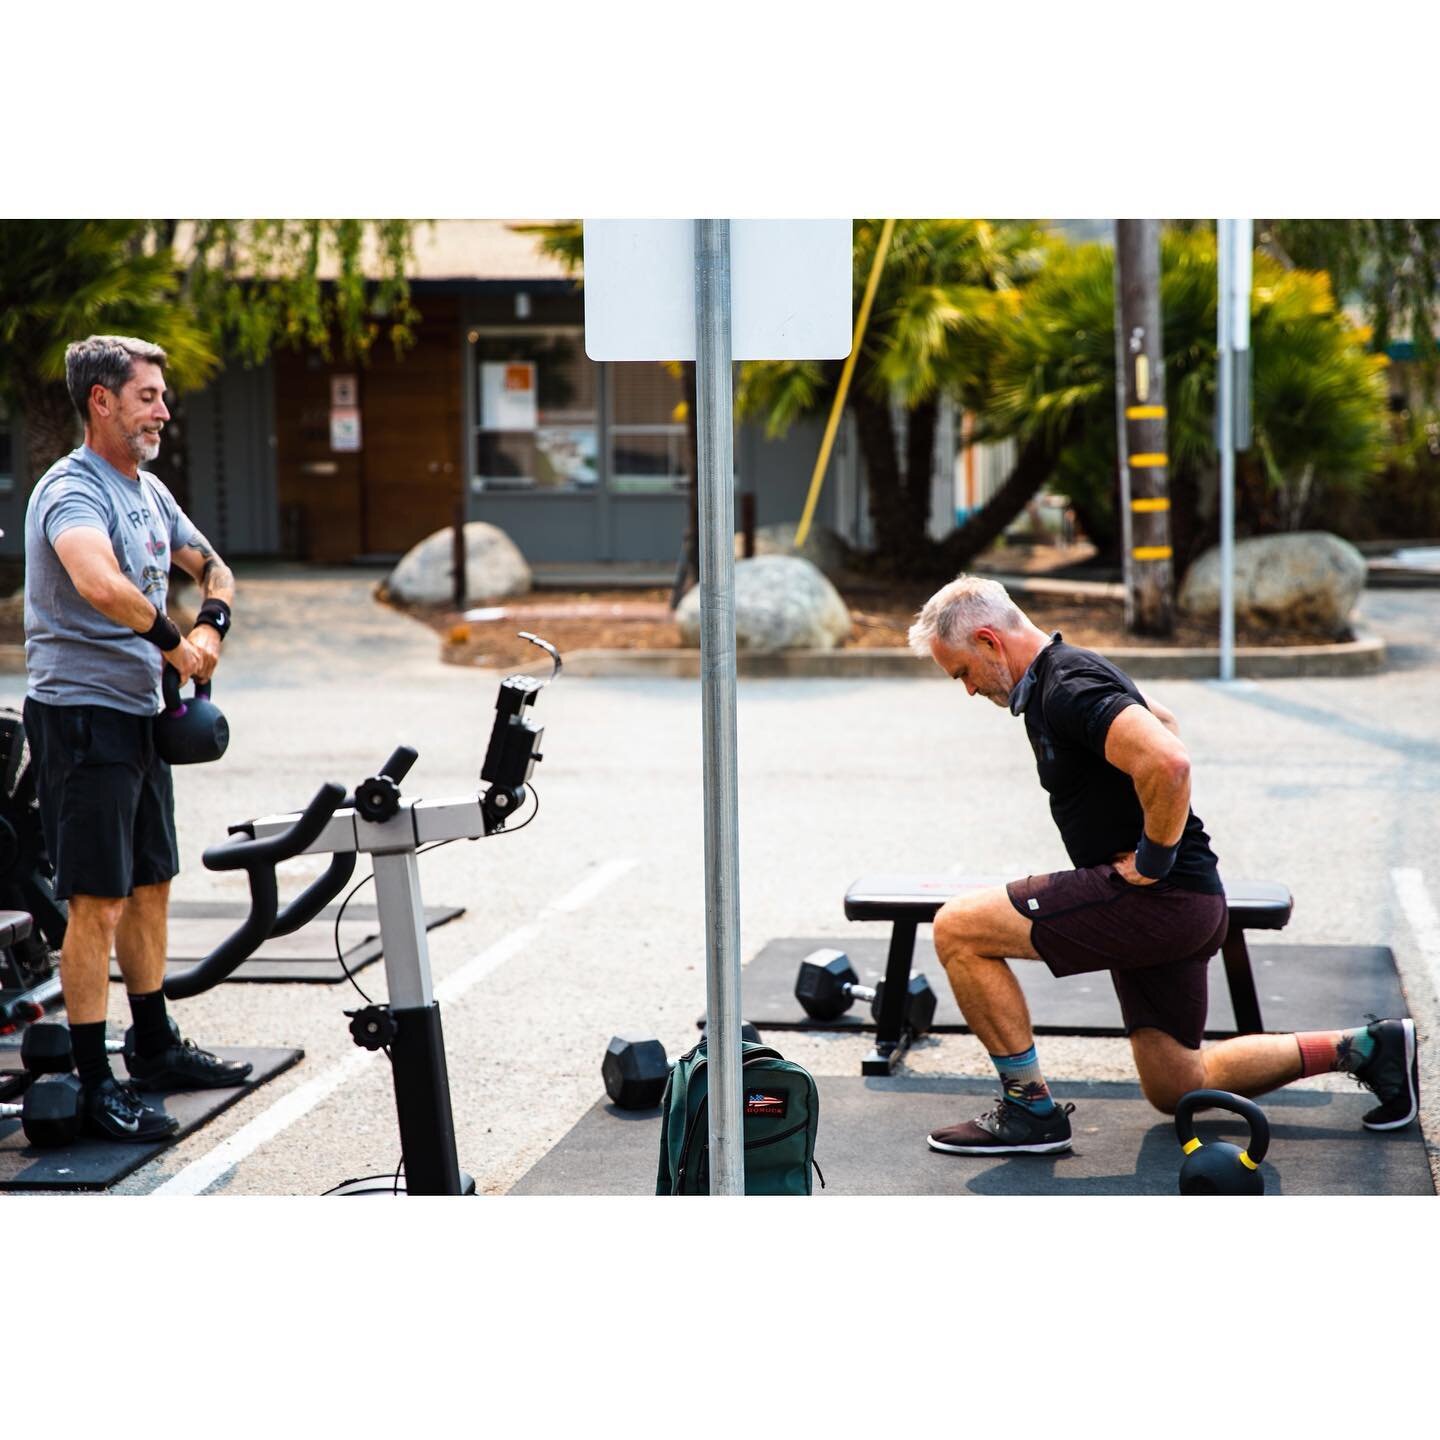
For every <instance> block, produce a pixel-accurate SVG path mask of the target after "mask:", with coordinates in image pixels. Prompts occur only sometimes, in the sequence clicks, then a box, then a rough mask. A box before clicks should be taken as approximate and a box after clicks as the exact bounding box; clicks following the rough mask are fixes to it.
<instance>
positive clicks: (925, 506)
mask: <svg viewBox="0 0 1440 1440" xmlns="http://www.w3.org/2000/svg"><path fill="white" fill-rule="evenodd" d="M880 229H881V222H880V221H878V220H857V221H856V222H855V247H854V271H853V273H854V289H855V294H856V296H857V300H858V296H859V295H860V293H861V292H862V291H863V289H864V287H865V282H866V280H867V278H868V276H869V273H870V268H871V264H872V262H873V260H874V256H875V247H876V245H877V244H878V242H879V237H880ZM1047 248H1048V242H1047V241H1046V239H1045V237H1044V235H1043V233H1042V232H1041V230H1040V229H1039V227H1038V226H1036V225H1035V224H1034V223H1033V222H1029V221H1015V222H993V221H988V220H952V219H938V220H900V221H898V222H897V223H896V226H895V232H894V238H893V239H892V241H891V247H890V252H889V254H888V255H887V257H886V260H885V265H884V269H883V270H882V272H881V278H880V285H879V289H878V290H877V292H876V296H875V302H874V309H873V312H872V316H871V320H870V324H869V326H868V327H867V330H866V333H865V336H864V338H863V340H862V343H861V352H860V355H859V356H858V358H857V363H856V369H855V376H854V383H853V385H852V388H851V391H850V395H849V398H848V400H847V405H848V408H849V409H850V410H851V411H852V413H853V414H854V416H855V421H856V431H857V434H858V437H859V442H860V450H861V454H862V455H863V456H864V459H865V468H866V475H867V479H868V485H869V500H870V518H871V521H872V523H873V526H874V532H875V546H876V559H877V562H878V564H879V565H880V567H881V568H883V569H887V570H889V571H891V572H893V573H898V574H909V575H913V574H917V573H922V572H925V571H929V570H932V569H934V568H936V566H937V564H939V565H940V566H941V567H942V568H943V566H944V564H945V563H946V562H945V561H944V560H943V559H942V558H940V556H941V553H942V552H939V551H937V548H936V547H935V546H934V545H933V544H932V542H931V541H930V539H929V536H928V533H927V526H928V522H929V518H930V477H931V473H932V467H933V457H934V449H935V433H936V427H937V422H938V419H939V407H940V400H941V398H942V396H945V395H950V396H953V397H954V398H956V399H957V400H958V401H959V402H960V403H961V404H962V405H963V406H965V408H967V409H970V410H976V411H979V410H982V409H983V407H984V403H985V396H986V394H987V391H988V379H987V374H988V369H989V365H990V362H991V360H992V358H993V355H994V353H995V350H996V347H997V345H998V344H999V341H1000V336H1001V334H1002V333H1003V330H1004V328H1005V326H1006V323H1007V320H1008V317H1009V316H1010V315H1011V314H1012V313H1013V311H1014V310H1015V308H1016V307H1017V305H1018V304H1019V301H1020V295H1021V293H1022V291H1023V288H1024V286H1025V285H1026V284H1027V283H1028V282H1029V281H1030V279H1031V278H1032V277H1033V276H1034V275H1035V274H1036V273H1038V272H1039V270H1040V269H1041V266H1042V262H1043V259H1044V256H1045V253H1046V250H1047ZM840 369H841V366H840V364H839V362H822V361H757V362H754V363H752V364H749V365H746V366H744V367H742V369H741V376H740V386H739V390H738V393H737V396H736V411H737V414H739V415H741V416H756V417H762V416H763V417H764V419H765V424H766V432H767V434H769V435H771V436H772V437H773V436H775V435H778V434H782V433H783V432H784V431H785V430H786V429H787V428H788V427H789V426H790V425H791V424H792V423H793V422H794V421H795V420H796V419H797V418H798V417H799V416H801V415H803V414H806V413H808V412H810V411H812V410H816V409H823V408H825V407H827V406H828V405H829V404H830V403H831V401H832V399H833V397H834V392H835V386H836V383H837V381H838V379H839V375H840ZM897 409H898V410H899V411H900V412H901V413H902V414H903V416H904V421H903V425H902V426H901V427H898V428H897V425H896V423H895V414H894V412H895V410H897ZM1022 462H1023V463H1024V465H1025V468H1026V469H1027V471H1028V470H1029V469H1031V468H1033V464H1034V457H1033V455H1031V454H1027V453H1026V452H1025V451H1024V450H1023V449H1022ZM1031 493H1033V487H1032V488H1031V490H1030V491H1029V492H1028V493H1027V494H1026V496H1025V498H1026V499H1028V498H1029V494H1031ZM1023 503H1024V501H1023V500H1022V501H1021V505H1023ZM1017 509H1018V507H1017ZM976 518H977V520H978V519H979V518H980V517H978V516H977V517H976ZM972 533H978V531H977V532H972Z"/></svg>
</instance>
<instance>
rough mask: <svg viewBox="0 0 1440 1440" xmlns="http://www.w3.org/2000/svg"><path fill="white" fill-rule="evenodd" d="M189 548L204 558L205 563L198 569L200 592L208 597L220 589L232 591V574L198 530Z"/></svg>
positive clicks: (233, 582)
mask: <svg viewBox="0 0 1440 1440" xmlns="http://www.w3.org/2000/svg"><path fill="white" fill-rule="evenodd" d="M190 548H191V549H192V550H194V551H195V552H196V553H197V554H198V555H202V556H203V557H204V559H205V564H204V565H203V566H202V567H201V569H200V593H201V594H202V595H204V596H205V597H206V599H209V598H210V596H212V595H214V594H216V593H217V592H219V591H222V590H229V591H232V592H233V590H234V588H235V576H234V574H233V573H232V572H231V570H230V567H229V566H228V565H226V563H225V562H224V561H223V560H222V559H221V558H220V557H219V556H218V555H217V554H216V553H215V547H214V546H213V545H211V543H210V542H209V541H208V540H207V539H206V538H205V537H204V536H203V535H201V534H200V533H199V531H196V534H195V539H194V542H193V543H192V544H191V546H190Z"/></svg>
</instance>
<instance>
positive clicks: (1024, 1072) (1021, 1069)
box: [909, 576, 1419, 1155]
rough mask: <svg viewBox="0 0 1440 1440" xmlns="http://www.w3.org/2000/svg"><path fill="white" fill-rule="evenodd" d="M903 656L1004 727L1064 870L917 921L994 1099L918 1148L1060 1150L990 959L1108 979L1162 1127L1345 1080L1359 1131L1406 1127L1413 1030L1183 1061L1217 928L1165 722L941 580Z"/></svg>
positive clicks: (1084, 659)
mask: <svg viewBox="0 0 1440 1440" xmlns="http://www.w3.org/2000/svg"><path fill="white" fill-rule="evenodd" d="M909 639H910V644H911V647H912V648H913V649H914V650H916V651H917V652H918V653H920V654H922V655H929V656H930V657H932V658H933V659H934V661H935V663H936V664H937V665H939V666H940V668H941V669H942V670H943V671H944V672H945V673H946V674H947V675H949V676H950V677H951V678H952V679H954V680H959V681H960V682H961V683H962V684H963V685H964V686H965V689H966V692H967V693H968V694H970V695H983V696H984V697H985V698H986V699H987V700H991V701H993V702H994V703H995V704H996V705H1000V706H1004V707H1008V708H1009V710H1010V712H1011V713H1012V714H1014V715H1019V716H1022V717H1023V718H1024V721H1025V731H1026V734H1027V735H1028V737H1029V740H1030V745H1031V748H1032V749H1033V750H1034V752H1035V763H1036V766H1037V767H1038V769H1039V774H1040V784H1041V785H1042V786H1043V787H1044V788H1045V790H1046V791H1048V792H1049V795H1050V813H1051V814H1052V815H1053V816H1054V818H1055V823H1056V825H1057V826H1058V827H1059V830H1060V835H1061V838H1062V839H1063V840H1064V842H1065V849H1066V852H1067V853H1068V855H1069V856H1070V859H1071V861H1072V863H1073V864H1074V866H1075V869H1073V870H1063V871H1060V872H1058V873H1056V874H1053V875H1031V876H1030V877H1028V878H1027V879H1024V880H1014V881H1012V882H1011V883H1010V884H1009V885H1006V886H1004V887H1003V888H996V889H993V890H984V891H979V892H977V893H975V894H971V895H964V896H959V897H957V898H955V899H953V900H951V901H949V902H948V903H947V904H946V905H945V906H943V907H942V909H941V910H940V911H939V913H938V914H937V915H936V917H935V924H934V938H935V949H936V951H937V952H938V954H939V957H940V963H941V964H942V965H943V966H944V967H945V973H946V974H947V976H948V977H949V979H950V985H951V988H952V989H953V990H954V992H955V999H956V1001H957V1003H958V1004H959V1006H960V1009H961V1011H962V1012H963V1013H964V1016H965V1020H966V1023H967V1024H968V1025H969V1026H970V1028H971V1029H972V1030H973V1031H974V1033H975V1035H976V1037H977V1038H978V1039H979V1040H980V1042H981V1044H983V1045H984V1046H985V1048H986V1050H987V1051H988V1052H989V1054H990V1058H991V1060H992V1061H993V1062H994V1064H995V1068H996V1070H997V1071H998V1072H999V1075H1000V1084H1001V1090H1002V1094H1001V1096H1000V1099H999V1102H998V1104H997V1105H996V1106H995V1108H994V1109H993V1110H991V1111H990V1112H989V1113H988V1114H985V1115H981V1116H979V1117H978V1118H977V1119H974V1120H967V1121H964V1122H963V1123H961V1124H958V1125H950V1126H946V1127H944V1128H942V1129H939V1130H936V1131H935V1132H934V1133H933V1134H931V1135H930V1136H929V1144H930V1147H931V1149H934V1150H941V1151H947V1152H950V1153H953V1154H959V1155H981V1154H1010V1153H1030V1154H1045V1153H1048V1152H1051V1151H1056V1150H1067V1149H1069V1147H1070V1140H1071V1136H1070V1120H1069V1115H1070V1112H1071V1111H1072V1110H1073V1109H1074V1108H1075V1107H1074V1106H1073V1105H1063V1106H1061V1105H1057V1104H1056V1103H1055V1101H1054V1100H1053V1099H1052V1098H1051V1095H1050V1088H1049V1086H1048V1085H1047V1084H1046V1082H1045V1077H1044V1074H1043V1073H1042V1071H1041V1069H1040V1063H1039V1060H1038V1059H1037V1057H1036V1052H1035V1038H1034V1033H1033V1032H1032V1030H1031V1028H1030V1014H1029V1010H1028V1008H1027V1007H1026V1004H1025V996H1024V994H1023V993H1022V992H1021V989H1020V986H1019V983H1018V982H1017V981H1016V979H1015V977H1014V975H1013V974H1012V973H1011V971H1010V968H1009V966H1008V965H1007V964H1006V963H1005V962H1006V959H1007V958H1009V959H1015V960H1043V961H1044V962H1045V964H1046V965H1048V966H1049V967H1050V970H1051V972H1052V973H1053V974H1055V975H1079V974H1083V973H1085V972H1088V971H1096V970H1108V971H1109V972H1110V975H1111V979H1112V981H1113V983H1114V985H1115V991H1116V994H1117V995H1118V996H1119V999H1120V1009H1121V1013H1122V1015H1123V1017H1124V1022H1125V1033H1126V1034H1127V1035H1128V1036H1129V1038H1130V1046H1131V1050H1132V1051H1133V1053H1134V1056H1135V1064H1136V1068H1137V1069H1138V1070H1139V1073H1140V1087H1141V1089H1142V1090H1143V1091H1144V1093H1145V1097H1146V1099H1147V1100H1149V1101H1150V1103H1151V1104H1152V1105H1154V1106H1155V1107H1156V1108H1157V1109H1159V1110H1161V1111H1163V1112H1165V1113H1166V1114H1170V1113H1173V1111H1174V1109H1175V1105H1176V1103H1177V1102H1178V1101H1179V1099H1180V1097H1181V1096H1182V1095H1184V1094H1185V1093H1186V1092H1187V1091H1190V1090H1198V1089H1215V1090H1229V1091H1232V1092H1234V1093H1236V1094H1240V1095H1259V1094H1262V1093H1263V1092H1264V1091H1267V1090H1273V1089H1275V1088H1277V1087H1278V1086H1281V1085H1286V1084H1288V1083H1289V1082H1290V1081H1292V1080H1298V1079H1299V1078H1300V1077H1302V1076H1305V1075H1317V1074H1320V1073H1321V1072H1323V1071H1327V1070H1345V1071H1348V1072H1349V1073H1350V1074H1352V1075H1353V1076H1354V1077H1355V1079H1356V1080H1357V1081H1358V1082H1359V1083H1360V1084H1361V1085H1364V1086H1367V1087H1368V1088H1369V1089H1370V1090H1372V1091H1374V1093H1375V1096H1376V1098H1377V1099H1378V1100H1379V1102H1380V1103H1379V1104H1378V1105H1377V1106H1376V1107H1375V1108H1374V1109H1373V1110H1371V1111H1369V1112H1368V1113H1367V1114H1366V1115H1365V1117H1364V1124H1365V1125H1366V1126H1367V1127H1368V1128H1369V1129H1372V1130H1394V1129H1399V1128H1401V1127H1403V1126H1406V1125H1409V1124H1410V1123H1411V1122H1412V1121H1413V1120H1414V1119H1415V1117H1416V1115H1417V1114H1418V1112H1419V1066H1418V1061H1417V1057H1416V1037H1415V1022H1414V1021H1413V1020H1408V1019H1407V1020H1380V1021H1376V1022H1375V1023H1373V1024H1371V1025H1368V1026H1359V1027H1356V1028H1355V1029H1353V1030H1331V1031H1317V1032H1311V1033H1307V1034H1299V1035H1241V1036H1238V1037H1236V1038H1235V1039H1233V1040H1225V1041H1222V1042H1220V1043H1219V1044H1216V1045H1208V1046H1205V1045H1202V1043H1201V1041H1202V1038H1203V1035H1204V1031H1205V1010H1206V1000H1207V995H1208V989H1207V971H1208V966H1209V961H1210V957H1211V956H1212V955H1213V954H1215V952H1216V951H1217V950H1219V948H1220V947H1221V945H1222V944H1223V943H1224V939H1225V931H1226V920H1227V909H1226V904H1225V893H1224V887H1223V885H1222V884H1221V881H1220V872H1219V866H1218V863H1217V861H1216V858H1215V853H1214V851H1213V850H1211V848H1210V839H1209V836H1208V835H1206V833H1205V829H1204V827H1203V826H1202V825H1201V823H1200V819H1199V817H1198V816H1197V815H1196V814H1195V813H1194V811H1192V810H1191V809H1190V758H1189V756H1188V755H1187V753H1186V750H1185V746H1184V745H1183V744H1182V743H1181V741H1180V733H1179V726H1178V725H1177V723H1176V721H1175V717H1174V715H1172V714H1171V713H1170V712H1169V711H1168V710H1167V709H1165V707H1164V706H1163V705H1158V704H1156V703H1155V702H1154V701H1153V700H1151V701H1147V700H1146V698H1145V697H1144V696H1143V695H1141V693H1140V691H1139V690H1138V689H1136V687H1135V684H1134V682H1133V681H1131V680H1130V678H1129V677H1128V676H1127V675H1125V674H1124V673H1123V672H1122V671H1120V670H1118V669H1117V668H1116V667H1115V666H1114V665H1112V664H1111V663H1110V661H1108V660H1106V659H1105V658H1104V657H1103V656H1101V655H1097V654H1095V653H1094V652H1093V651H1090V650H1082V649H1079V648H1078V647H1076V646H1073V645H1067V644H1066V643H1065V642H1064V640H1062V639H1061V637H1060V633H1059V631H1056V632H1055V633H1054V634H1053V635H1049V636H1047V635H1046V634H1045V633H1044V632H1043V631H1042V630H1040V629H1038V628H1037V627H1036V626H1035V625H1034V624H1032V623H1031V621H1030V620H1029V619H1028V618H1027V617H1026V616H1025V615H1024V614H1023V613H1021V611H1020V609H1019V608H1018V607H1017V606H1016V605H1015V603H1014V601H1012V600H1011V598H1010V596H1009V594H1008V593H1007V592H1006V590H1005V587H1004V586H1003V585H1001V584H999V583H998V582H997V581H994V580H984V579H979V578H977V577H974V576H961V577H960V579H958V580H955V581H952V582H951V583H950V584H949V585H947V586H945V588H944V589H942V590H940V591H939V592H938V593H937V594H935V595H933V596H932V597H931V598H930V599H929V600H928V601H927V602H926V604H925V607H924V608H923V609H922V610H921V612H920V614H919V616H918V617H917V618H916V620H915V623H914V624H913V625H912V626H911V627H910V635H909Z"/></svg>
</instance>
